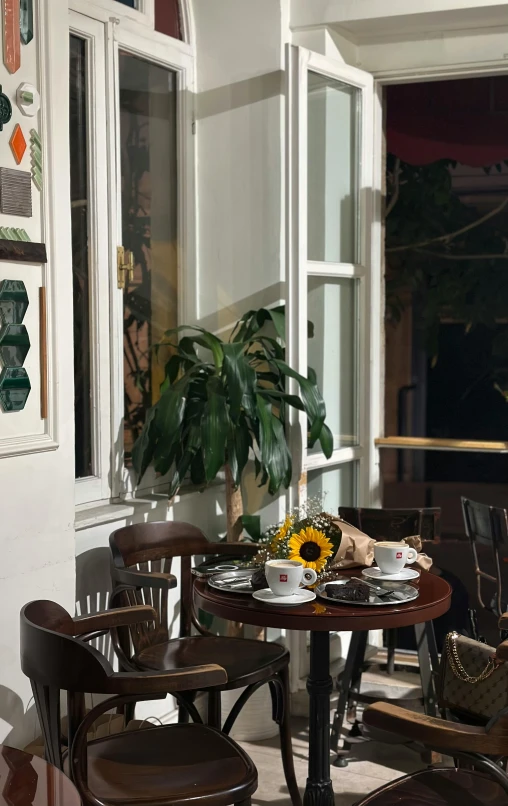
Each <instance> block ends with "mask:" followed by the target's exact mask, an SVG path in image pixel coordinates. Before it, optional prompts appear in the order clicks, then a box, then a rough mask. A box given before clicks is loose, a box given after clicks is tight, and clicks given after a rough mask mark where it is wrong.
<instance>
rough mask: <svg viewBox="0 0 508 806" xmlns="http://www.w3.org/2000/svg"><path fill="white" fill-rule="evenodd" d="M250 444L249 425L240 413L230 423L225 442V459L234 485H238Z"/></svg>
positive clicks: (247, 458)
mask: <svg viewBox="0 0 508 806" xmlns="http://www.w3.org/2000/svg"><path fill="white" fill-rule="evenodd" d="M251 444H252V439H251V435H250V431H249V425H248V423H247V420H246V418H245V416H244V415H243V414H242V415H241V417H240V419H239V420H238V422H237V423H231V425H230V428H229V434H228V443H227V461H228V464H229V467H230V469H231V475H232V476H233V480H234V482H235V485H236V487H239V486H240V483H241V480H242V473H243V471H244V469H245V465H246V464H247V462H248V460H249V449H250V447H251Z"/></svg>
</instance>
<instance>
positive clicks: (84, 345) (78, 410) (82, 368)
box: [69, 36, 93, 478]
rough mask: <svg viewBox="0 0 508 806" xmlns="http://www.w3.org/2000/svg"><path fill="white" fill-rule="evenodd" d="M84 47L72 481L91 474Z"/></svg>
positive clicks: (79, 67) (73, 85) (76, 160)
mask: <svg viewBox="0 0 508 806" xmlns="http://www.w3.org/2000/svg"><path fill="white" fill-rule="evenodd" d="M86 74H87V46H86V42H85V41H84V40H83V39H80V38H79V37H77V36H71V38H70V76H69V79H70V80H69V92H70V94H69V102H70V107H69V115H70V121H69V129H70V131H69V133H70V152H71V222H72V280H73V299H74V414H75V469H76V478H85V477H87V476H91V475H92V474H93V467H92V407H91V363H90V361H91V352H90V287H89V283H90V270H89V251H88V238H89V219H88V215H89V213H88V159H87V140H88V121H87V94H86V93H87V87H86Z"/></svg>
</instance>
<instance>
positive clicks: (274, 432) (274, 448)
mask: <svg viewBox="0 0 508 806" xmlns="http://www.w3.org/2000/svg"><path fill="white" fill-rule="evenodd" d="M256 401H257V407H258V414H259V450H260V454H261V463H262V464H263V465H264V469H265V470H266V472H267V474H268V492H269V493H270V495H275V494H276V492H277V491H278V490H279V488H280V486H281V484H282V482H283V481H284V480H285V479H286V477H287V454H288V453H289V451H288V448H287V444H286V438H285V436H284V431H283V429H282V425H281V423H280V422H279V420H278V419H277V418H276V417H274V416H273V414H272V407H271V405H270V404H269V403H267V401H266V400H264V398H262V397H261V396H260V395H256ZM274 423H275V428H274ZM277 424H278V426H279V428H277ZM281 432H282V433H281Z"/></svg>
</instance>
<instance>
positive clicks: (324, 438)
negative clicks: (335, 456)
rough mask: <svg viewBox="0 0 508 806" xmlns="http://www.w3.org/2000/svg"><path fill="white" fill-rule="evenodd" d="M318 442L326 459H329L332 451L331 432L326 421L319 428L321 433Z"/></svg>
mask: <svg viewBox="0 0 508 806" xmlns="http://www.w3.org/2000/svg"><path fill="white" fill-rule="evenodd" d="M319 443H320V445H321V450H322V451H323V453H324V455H325V456H326V458H327V459H329V458H330V456H331V455H332V453H333V434H332V432H331V431H330V429H329V428H328V426H327V425H326V423H323V426H322V428H321V433H320V435H319Z"/></svg>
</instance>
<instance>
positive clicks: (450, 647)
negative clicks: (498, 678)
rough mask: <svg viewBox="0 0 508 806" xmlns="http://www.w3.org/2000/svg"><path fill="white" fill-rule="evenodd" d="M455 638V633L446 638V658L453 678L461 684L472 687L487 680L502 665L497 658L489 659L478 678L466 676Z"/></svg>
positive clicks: (456, 636)
mask: <svg viewBox="0 0 508 806" xmlns="http://www.w3.org/2000/svg"><path fill="white" fill-rule="evenodd" d="M457 638H458V635H457V633H456V632H450V633H448V635H447V636H446V654H447V656H448V662H449V664H450V668H451V670H452V672H453V674H454V675H455V677H458V678H459V680H462V682H463V683H472V684H473V685H474V684H476V683H482V682H483V681H484V680H487V679H488V678H489V677H490V676H491V675H492V674H493V673H494V672H495V671H496V669H497V667H498V666H499V665H500V664H501V663H502V661H499V660H497V658H493V657H491V658H489V660H488V662H487V665H486V667H485V669H484V670H483V672H481V673H480V674H479V675H478V677H471V675H470V674H468V673H467V671H466V670H465V669H464V666H463V665H462V662H461V660H460V658H459V653H458V650H457Z"/></svg>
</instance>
